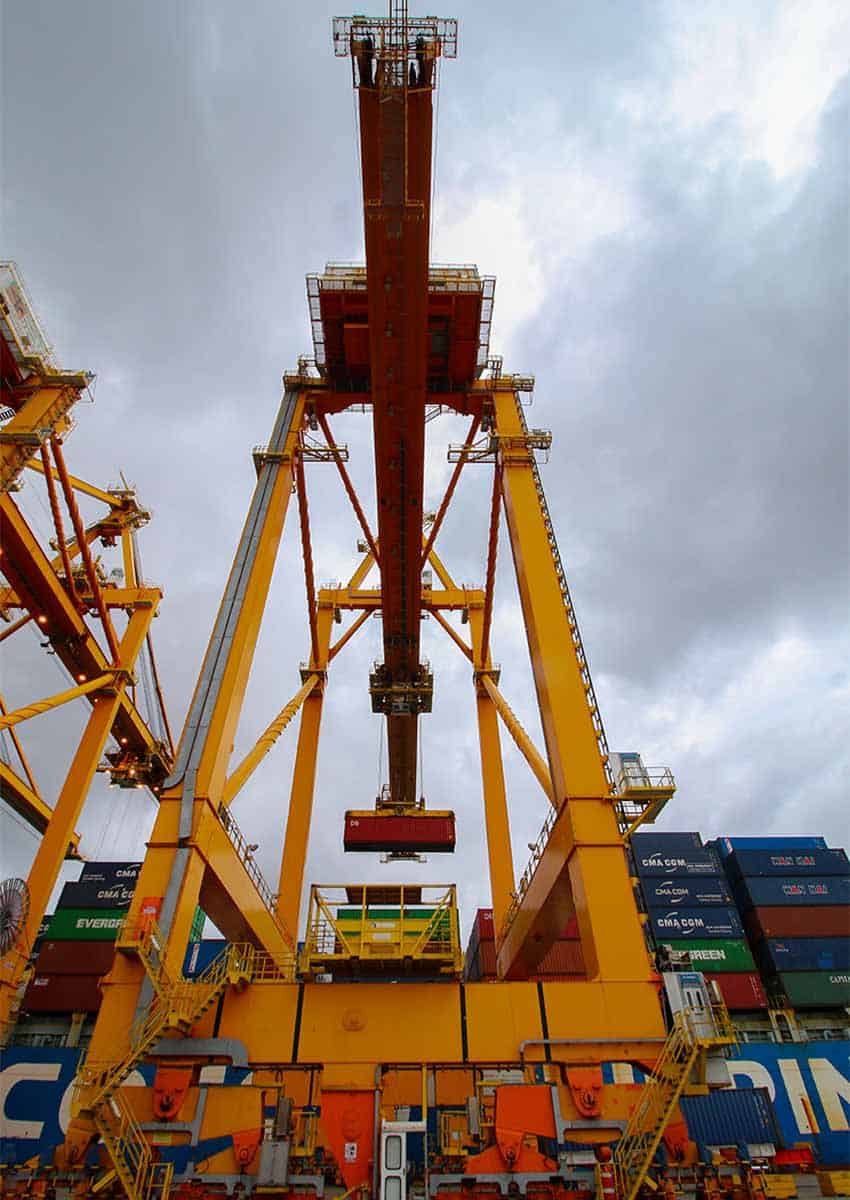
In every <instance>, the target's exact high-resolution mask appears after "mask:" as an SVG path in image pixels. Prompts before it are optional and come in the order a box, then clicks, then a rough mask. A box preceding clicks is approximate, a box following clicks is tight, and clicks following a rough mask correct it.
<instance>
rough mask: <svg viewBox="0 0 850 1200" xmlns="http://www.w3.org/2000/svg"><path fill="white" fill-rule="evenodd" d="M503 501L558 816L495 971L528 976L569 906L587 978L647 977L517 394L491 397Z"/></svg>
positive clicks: (587, 690)
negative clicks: (573, 914)
mask: <svg viewBox="0 0 850 1200" xmlns="http://www.w3.org/2000/svg"><path fill="white" fill-rule="evenodd" d="M494 404H495V416H496V431H497V434H498V437H499V443H500V447H501V451H500V453H501V455H502V463H503V471H502V496H503V501H504V506H505V514H506V517H507V526H508V535H509V538H510V543H511V550H512V552H513V560H514V568H515V571H516V578H517V584H518V587H519V595H520V602H521V605H522V612H523V617H524V620H525V627H526V631H527V636H528V644H529V651H530V654H531V666H532V671H533V675H534V684H535V689H536V692H537V703H538V707H539V709H540V718H541V723H542V726H543V735H544V738H545V741H546V753H547V757H548V760H549V770H550V774H551V779H552V790H553V799H554V804H555V807H556V809H557V810H558V816H557V818H556V819H555V823H554V825H553V828H552V832H551V834H550V837H549V840H548V843H547V845H546V847H545V849H544V850H543V853H542V856H541V859H540V861H539V862H538V864H537V868H536V870H535V872H534V874H533V876H532V878H531V881H530V884H529V886H528V888H527V890H526V891H525V893H524V895H523V896H522V897H521V900H520V903H519V905H518V906H517V909H516V912H515V914H514V915H513V918H512V920H511V922H510V924H509V926H508V928H507V930H506V933H505V938H504V941H503V943H502V945H501V947H500V949H499V958H498V963H499V973H500V975H502V976H503V977H507V978H517V977H520V978H521V977H522V976H523V975H525V974H529V973H532V972H533V971H534V968H535V967H536V966H537V963H538V962H539V961H540V959H541V958H542V957H543V955H544V954H545V953H546V951H547V950H548V948H549V947H550V946H551V944H552V943H553V941H554V940H555V939H556V938H557V937H558V936H559V935H560V933H561V931H562V930H563V928H564V925H565V924H566V922H567V920H568V919H569V918H570V916H571V915H572V913H573V912H575V913H576V914H577V916H578V924H579V932H580V935H581V941H582V951H583V954H584V959H585V963H586V966H587V972H588V975H589V976H590V977H591V978H593V977H594V976H601V977H602V978H604V979H623V980H641V979H648V978H649V961H648V957H647V953H646V949H645V945H644V939H643V933H642V930H641V927H640V922H639V919H638V914H637V909H636V906H635V902H634V896H633V894H632V890H631V885H630V883H629V876H628V870H627V867H626V860H625V855H624V853H623V844H622V839H621V837H620V834H619V831H618V829H617V821H616V816H615V812H614V808H613V805H612V803H611V799H610V785H609V783H608V779H607V775H606V771H605V762H604V761H603V757H602V754H601V752H600V747H599V735H598V729H597V725H596V723H595V721H594V715H595V714H594V707H595V704H594V703H593V700H592V686H591V685H590V683H589V675H588V673H587V668H586V664H582V663H580V662H579V658H578V656H577V653H576V651H575V640H574V636H573V633H574V630H573V626H574V624H575V622H574V618H573V617H572V614H571V612H570V611H569V610H568V608H567V606H566V605H565V601H564V590H563V588H564V584H563V582H562V579H561V578H560V577H559V576H560V575H561V574H562V571H561V568H560V562H559V560H558V559H557V551H556V548H555V546H554V535H553V533H552V530H551V525H550V522H549V519H548V513H547V511H546V508H545V499H544V497H543V495H542V488H541V487H540V482H539V476H538V473H537V470H536V466H535V463H534V459H533V451H532V450H531V449H530V448H529V447H528V445H527V440H528V433H527V430H526V426H525V421H524V418H523V414H522V410H521V408H520V405H519V400H518V399H517V397H516V396H515V395H514V393H513V392H510V391H496V392H495V393H494Z"/></svg>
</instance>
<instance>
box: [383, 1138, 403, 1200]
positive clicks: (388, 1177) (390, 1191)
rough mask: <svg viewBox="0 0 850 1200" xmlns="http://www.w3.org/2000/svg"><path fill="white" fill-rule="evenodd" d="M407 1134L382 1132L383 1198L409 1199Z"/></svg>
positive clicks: (390, 1199)
mask: <svg viewBox="0 0 850 1200" xmlns="http://www.w3.org/2000/svg"><path fill="white" fill-rule="evenodd" d="M406 1182H407V1134H406V1133H402V1132H395V1131H393V1132H386V1131H385V1132H382V1133H381V1200H407V1187H406Z"/></svg>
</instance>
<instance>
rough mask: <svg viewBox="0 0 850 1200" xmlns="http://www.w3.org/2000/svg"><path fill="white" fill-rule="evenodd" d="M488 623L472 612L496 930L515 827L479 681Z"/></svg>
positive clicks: (506, 896)
mask: <svg viewBox="0 0 850 1200" xmlns="http://www.w3.org/2000/svg"><path fill="white" fill-rule="evenodd" d="M483 622H484V614H483V610H482V609H481V608H480V607H476V608H472V607H470V610H469V626H470V630H471V632H472V651H473V663H474V665H475V668H476V672H475V674H474V680H475V708H476V713H477V717H478V744H479V747H480V751H481V787H482V790H483V793H484V824H485V829H486V832H487V859H488V862H489V866H490V896H491V903H492V905H493V919H494V922H495V926H496V930H497V931H500V930H501V929H502V926H503V925H504V922H505V918H506V916H507V914H508V909H509V908H510V904H511V896H512V895H513V891H514V862H513V853H512V851H511V828H510V820H509V818H508V800H507V793H506V791H505V772H504V767H503V765H502V745H501V740H500V737H499V716H498V713H497V712H496V706H495V704H494V703H493V701H492V700H491V699H490V697H489V696H488V695H487V692H486V690H485V689H484V687H483V686H482V684H481V682H480V680H479V678H478V674H477V672H478V670H481V669H483V668H484V667H485V666H486V667H489V666H490V661H489V655H488V656H487V662H486V664H484V663H482V662H481V638H482V628H483Z"/></svg>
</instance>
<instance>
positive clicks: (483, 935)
mask: <svg viewBox="0 0 850 1200" xmlns="http://www.w3.org/2000/svg"><path fill="white" fill-rule="evenodd" d="M473 928H474V929H476V930H477V932H478V940H479V942H492V940H493V938H494V937H495V936H496V926H495V923H494V920H493V910H492V908H479V910H478V912H477V913H476V914H475V922H474V924H473Z"/></svg>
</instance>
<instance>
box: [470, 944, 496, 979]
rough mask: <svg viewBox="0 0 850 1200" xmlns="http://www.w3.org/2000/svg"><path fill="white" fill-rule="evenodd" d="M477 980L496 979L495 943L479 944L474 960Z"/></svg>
mask: <svg viewBox="0 0 850 1200" xmlns="http://www.w3.org/2000/svg"><path fill="white" fill-rule="evenodd" d="M474 963H475V969H476V971H477V976H476V977H477V978H478V979H495V978H496V943H495V942H481V943H479V946H478V951H477V953H476V955H475V959H474Z"/></svg>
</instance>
